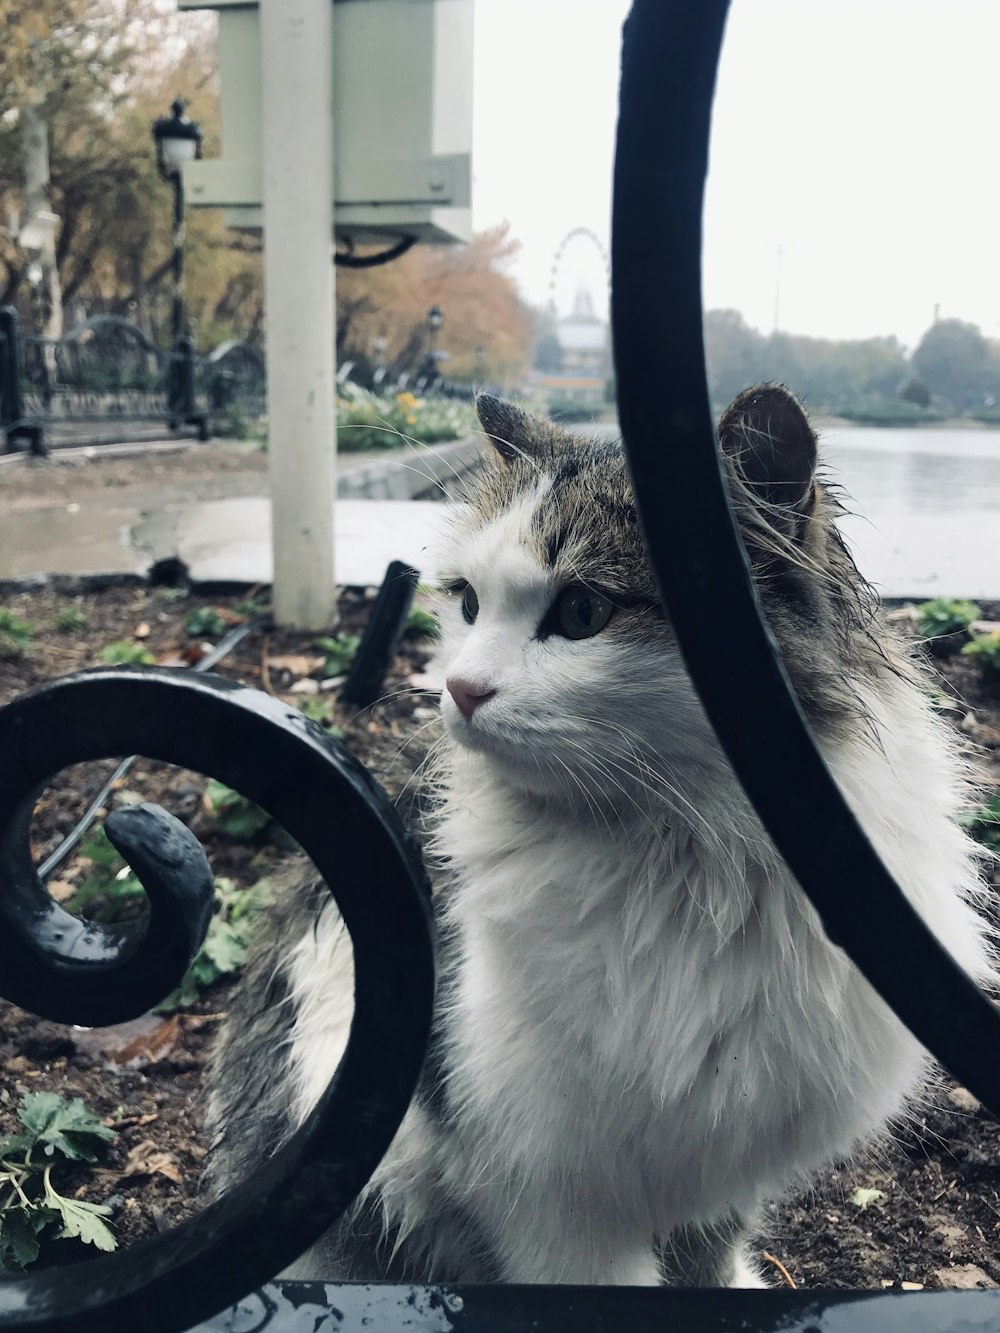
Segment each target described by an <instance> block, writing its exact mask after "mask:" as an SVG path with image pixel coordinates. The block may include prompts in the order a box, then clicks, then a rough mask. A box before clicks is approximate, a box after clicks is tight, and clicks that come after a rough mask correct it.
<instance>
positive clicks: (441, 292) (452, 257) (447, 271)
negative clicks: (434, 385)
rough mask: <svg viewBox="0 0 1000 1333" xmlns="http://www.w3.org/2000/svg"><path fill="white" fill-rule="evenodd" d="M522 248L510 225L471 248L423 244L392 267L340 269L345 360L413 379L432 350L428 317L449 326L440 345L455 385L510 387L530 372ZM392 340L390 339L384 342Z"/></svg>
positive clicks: (483, 235) (340, 347) (340, 346)
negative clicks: (515, 263) (520, 282)
mask: <svg viewBox="0 0 1000 1333" xmlns="http://www.w3.org/2000/svg"><path fill="white" fill-rule="evenodd" d="M517 250H518V242H517V241H515V240H514V239H513V238H512V237H511V235H510V231H509V228H508V226H507V224H506V223H505V224H503V225H501V226H499V227H492V228H490V229H488V230H486V231H481V232H478V233H477V234H476V235H475V236H474V237H473V239H472V241H471V242H470V243H469V244H468V245H447V246H423V245H421V246H415V247H414V248H413V249H412V250H411V251H410V252H409V253H408V254H406V255H404V256H403V257H402V258H401V259H398V260H396V261H394V262H393V263H391V264H386V265H383V266H381V267H379V268H372V269H347V268H340V269H338V271H337V356H338V359H339V360H341V361H344V360H352V361H354V362H355V363H358V364H360V365H362V366H366V367H367V366H370V365H371V364H372V363H373V362H374V361H375V360H376V359H378V358H380V357H381V358H383V359H384V361H385V363H386V365H387V366H388V368H389V369H390V371H391V372H392V373H394V374H401V373H404V372H410V373H413V372H415V371H416V370H418V369H419V367H420V365H421V364H422V363H423V361H424V358H425V357H426V355H427V352H428V351H429V350H430V333H429V329H428V325H427V314H428V311H429V310H430V309H431V307H433V306H438V307H439V308H440V310H441V311H442V313H443V314H444V324H443V326H442V329H441V332H440V335H439V337H438V339H437V346H438V348H439V349H440V350H441V351H444V352H447V353H448V360H447V361H446V362H445V363H444V372H445V374H446V375H447V376H448V377H450V378H454V379H471V380H490V381H494V382H498V383H509V382H512V381H514V380H516V379H518V378H519V377H520V376H521V375H522V374H523V373H524V371H525V370H526V368H527V363H528V357H529V354H530V347H531V316H530V313H529V311H528V310H527V308H526V307H525V306H524V304H523V302H522V301H521V298H520V296H519V294H518V290H517V286H516V284H515V282H514V280H513V278H512V277H511V276H510V274H509V272H508V266H509V264H510V262H511V260H512V259H513V257H514V256H515V254H516V253H517ZM383 340H384V341H383Z"/></svg>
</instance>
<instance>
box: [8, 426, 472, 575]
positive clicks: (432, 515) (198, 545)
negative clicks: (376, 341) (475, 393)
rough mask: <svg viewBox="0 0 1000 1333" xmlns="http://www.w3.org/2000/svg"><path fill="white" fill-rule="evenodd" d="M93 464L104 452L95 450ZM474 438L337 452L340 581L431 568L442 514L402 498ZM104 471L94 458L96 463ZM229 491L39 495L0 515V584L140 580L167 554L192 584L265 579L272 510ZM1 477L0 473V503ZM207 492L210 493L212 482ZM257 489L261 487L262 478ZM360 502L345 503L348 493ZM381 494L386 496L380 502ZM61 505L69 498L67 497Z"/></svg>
mask: <svg viewBox="0 0 1000 1333" xmlns="http://www.w3.org/2000/svg"><path fill="white" fill-rule="evenodd" d="M101 456H102V459H103V458H104V457H106V456H105V455H104V454H103V451H102V455H101ZM477 456H478V443H477V442H475V441H466V442H458V443H457V444H454V445H446V446H442V447H440V448H437V449H432V450H424V451H419V452H413V453H410V454H406V455H403V456H402V458H401V457H400V455H399V454H398V453H396V454H395V455H390V456H387V457H385V458H380V457H376V458H373V457H372V456H371V455H363V456H360V457H359V456H357V455H354V456H351V455H347V456H346V457H345V459H344V460H343V464H342V468H341V472H340V477H339V484H338V495H339V498H338V500H337V505H336V511H335V516H334V522H333V525H332V531H331V541H332V542H333V545H334V558H335V568H336V577H337V581H338V583H341V584H351V585H375V584H378V583H380V582H381V581H382V578H383V575H384V574H385V569H386V566H387V565H388V564H389V563H390V561H392V560H405V561H406V562H407V563H408V564H411V565H413V566H414V567H415V568H416V569H419V570H421V572H424V573H427V574H430V573H431V572H432V570H433V556H432V554H431V553H430V548H431V546H432V545H433V543H434V540H435V537H436V535H437V533H438V532H439V531H440V529H441V526H442V523H443V520H444V517H445V509H444V506H442V505H440V504H436V503H433V502H432V501H430V500H425V499H409V498H404V497H406V496H408V495H413V494H416V495H425V494H432V493H434V492H435V491H436V490H437V488H438V482H439V481H440V480H442V479H445V478H449V479H454V477H455V475H456V473H460V472H461V471H462V470H463V469H464V468H467V467H468V466H470V465H471V463H473V462H474V460H475V459H476V457H477ZM104 465H105V464H104V463H103V462H102V463H101V466H104ZM245 483H246V478H241V479H240V485H239V486H238V485H237V484H236V482H233V489H234V491H236V492H237V493H236V494H233V495H229V496H223V497H221V498H216V497H213V498H208V499H202V500H193V501H187V502H186V501H184V500H183V499H180V498H179V496H178V488H177V487H176V485H175V486H173V487H172V488H169V489H163V490H162V491H161V492H160V493H159V499H158V498H157V491H156V489H155V485H154V486H152V487H142V488H140V489H138V490H132V491H124V492H123V493H122V495H121V496H120V497H119V496H118V495H116V492H115V491H114V490H113V489H110V490H109V489H102V490H100V491H96V492H90V493H88V494H85V493H83V492H82V491H81V492H80V499H79V500H74V499H72V498H69V496H72V495H73V494H74V492H73V491H72V490H70V491H69V492H68V494H67V498H66V499H62V498H61V497H60V498H59V502H58V503H53V502H51V501H52V500H53V499H55V498H56V497H49V499H50V502H49V503H45V502H44V497H42V498H41V500H40V502H39V503H37V504H32V503H27V504H25V503H23V502H22V503H21V504H20V505H15V506H13V507H10V508H7V510H6V512H4V513H3V517H2V520H0V582H3V581H14V580H17V581H20V580H28V579H34V578H40V577H43V576H52V575H55V576H63V577H68V578H86V577H91V576H94V575H100V576H108V575H111V576H135V577H142V576H144V575H145V574H146V573H147V572H148V571H149V569H150V567H151V566H152V565H153V564H154V563H156V562H157V561H160V560H164V559H169V558H176V559H179V560H181V561H182V562H183V563H184V565H185V566H186V567H187V569H188V572H189V576H190V578H191V580H192V582H194V583H243V584H248V585H252V584H258V583H268V582H270V580H271V571H272V561H271V513H270V501H269V499H268V497H267V495H266V494H252V495H246V494H241V493H238V492H239V491H240V490H242V489H243V488H244V486H245ZM2 486H3V481H2V477H0V504H2ZM216 489H217V487H216ZM256 489H258V490H260V491H266V489H267V488H266V476H264V475H262V476H261V478H260V479H259V482H258V485H257V487H256ZM361 496H365V497H369V498H355V497H361ZM384 497H390V498H384ZM67 500H68V502H67Z"/></svg>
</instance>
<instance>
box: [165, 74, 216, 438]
mask: <svg viewBox="0 0 1000 1333" xmlns="http://www.w3.org/2000/svg"><path fill="white" fill-rule="evenodd" d="M185 106H186V103H185V102H184V101H183V100H182V99H181V98H179V97H178V98H177V99H176V101H175V102H174V103H173V105H172V106H171V115H169V116H161V117H160V118H159V120H157V121H156V122H155V124H154V125H153V139H154V140H155V142H156V165H157V167H158V168H159V172H160V175H161V176H162V177H163V179H164V180H165V181H169V182H170V184H171V185H172V186H173V187H174V258H173V279H174V288H173V299H172V303H171V314H170V334H171V343H172V349H173V351H172V356H171V361H170V371H169V375H168V377H167V412H168V414H169V417H170V428H171V429H172V430H173V429H174V428H175V427H177V426H178V425H181V424H182V423H185V422H190V423H192V424H196V425H197V426H198V427H199V433H200V435H201V437H202V438H207V418H206V417H205V415H204V413H199V412H198V411H197V410H196V408H195V400H194V344H193V342H192V340H191V335H190V333H189V332H188V327H187V316H186V314H185V311H184V163H185V162H193V161H194V160H195V158H199V157H201V140H202V130H201V126H200V125H199V124H198V122H197V121H194V120H189V119H188V117H187V116H185V114H184V108H185Z"/></svg>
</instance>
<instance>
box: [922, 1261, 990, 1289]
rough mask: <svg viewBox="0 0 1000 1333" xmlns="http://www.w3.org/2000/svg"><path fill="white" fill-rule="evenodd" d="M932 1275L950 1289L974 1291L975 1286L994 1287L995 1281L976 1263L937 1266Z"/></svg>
mask: <svg viewBox="0 0 1000 1333" xmlns="http://www.w3.org/2000/svg"><path fill="white" fill-rule="evenodd" d="M934 1276H935V1277H936V1278H937V1280H938V1281H939V1282H940V1283H941V1285H942V1287H947V1288H949V1290H952V1291H956V1290H957V1291H974V1290H975V1289H976V1288H977V1287H995V1286H996V1283H995V1282H994V1281H993V1279H992V1278H991V1277H990V1275H989V1273H984V1272H983V1270H982V1269H981V1268H980V1267H979V1266H978V1265H977V1264H953V1265H952V1267H950V1268H938V1269H936V1270H935V1272H934Z"/></svg>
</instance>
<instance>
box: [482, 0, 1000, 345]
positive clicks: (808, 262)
mask: <svg viewBox="0 0 1000 1333" xmlns="http://www.w3.org/2000/svg"><path fill="white" fill-rule="evenodd" d="M683 2H685V3H686V2H689V0H683ZM627 10H628V3H627V0H476V66H475V79H476V84H475V109H476V111H475V115H476V119H475V132H474V143H473V169H474V173H475V185H474V193H473V223H474V225H475V226H476V227H477V228H479V227H486V226H490V225H493V224H495V223H498V222H501V221H503V220H507V221H509V223H510V226H511V230H512V233H513V234H514V235H515V236H516V237H517V238H518V239H519V240H520V241H521V243H522V251H521V254H520V256H519V258H518V260H517V261H516V262H515V264H514V266H513V269H512V271H513V273H514V276H515V277H516V279H517V281H518V283H519V285H520V286H521V288H522V290H523V292H524V295H525V296H526V297H527V299H528V300H530V301H531V302H532V303H533V304H542V305H544V304H546V303H547V302H548V300H549V299H550V295H551V294H552V293H553V291H554V293H555V297H556V303H557V308H558V309H560V311H565V310H567V309H568V307H569V306H570V305H571V303H572V299H573V294H574V291H575V290H576V288H577V287H578V286H579V285H580V284H581V283H582V284H583V285H585V286H587V287H588V289H589V290H590V291H591V293H592V294H593V297H594V300H595V304H598V306H602V305H604V303H605V300H606V297H605V290H606V284H605V279H604V264H603V259H602V257H601V253H600V250H599V248H598V246H597V245H596V244H594V242H593V241H591V240H590V239H588V238H576V239H574V240H573V241H571V242H569V243H568V244H567V246H566V247H565V250H564V252H563V258H562V261H561V262H560V263H559V265H558V266H557V267H556V269H555V278H554V281H553V263H554V258H555V254H556V251H557V248H558V247H559V243H560V241H561V240H562V238H563V237H564V236H566V234H567V233H568V232H570V231H571V230H573V229H574V228H578V227H582V228H587V229H589V230H590V231H592V232H593V233H595V235H596V236H597V238H598V239H599V240H600V242H601V243H602V244H603V245H604V247H605V248H606V247H607V244H608V240H609V234H610V212H611V169H612V160H613V150H614V128H615V117H616V96H617V81H618V55H619V44H620V31H621V24H622V22H623V20H624V17H625V14H626V12H627ZM998 65H1000V0H949V2H948V3H945V0H733V5H732V9H731V12H730V17H729V23H728V27H727V33H726V43H725V47H724V50H723V56H722V64H721V69H720V76H719V85H718V91H717V96H716V103H715V116H714V122H713V134H712V156H711V171H710V177H709V186H708V193H707V200H706V209H705V253H704V291H705V304H706V306H707V307H709V308H718V307H732V308H735V309H737V310H740V311H742V312H743V314H744V315H745V317H746V318H747V320H748V322H749V323H750V324H751V325H753V326H754V327H756V328H759V329H762V330H763V331H764V332H770V331H771V330H772V329H773V328H774V327H775V324H776V317H777V326H778V327H780V328H781V329H783V330H786V331H788V332H791V333H801V334H810V335H814V336H817V337H831V338H864V337H871V336H877V335H887V334H895V335H896V336H897V337H899V338H900V339H901V341H902V342H903V343H904V344H905V345H907V346H909V347H912V346H913V345H915V344H916V342H917V341H918V340H919V338H920V336H921V334H922V333H923V332H924V330H925V329H926V328H927V327H928V325H929V324H930V323H931V322H932V320H933V318H934V309H935V306H936V305H937V306H938V307H939V311H940V315H941V317H942V318H949V317H953V318H959V319H967V320H971V321H972V322H973V323H975V324H978V325H979V326H980V328H981V329H982V330H983V332H984V333H985V334H986V336H987V337H990V338H997V339H1000V255H998V248H1000V140H998V129H1000V75H998V72H997V71H998Z"/></svg>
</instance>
